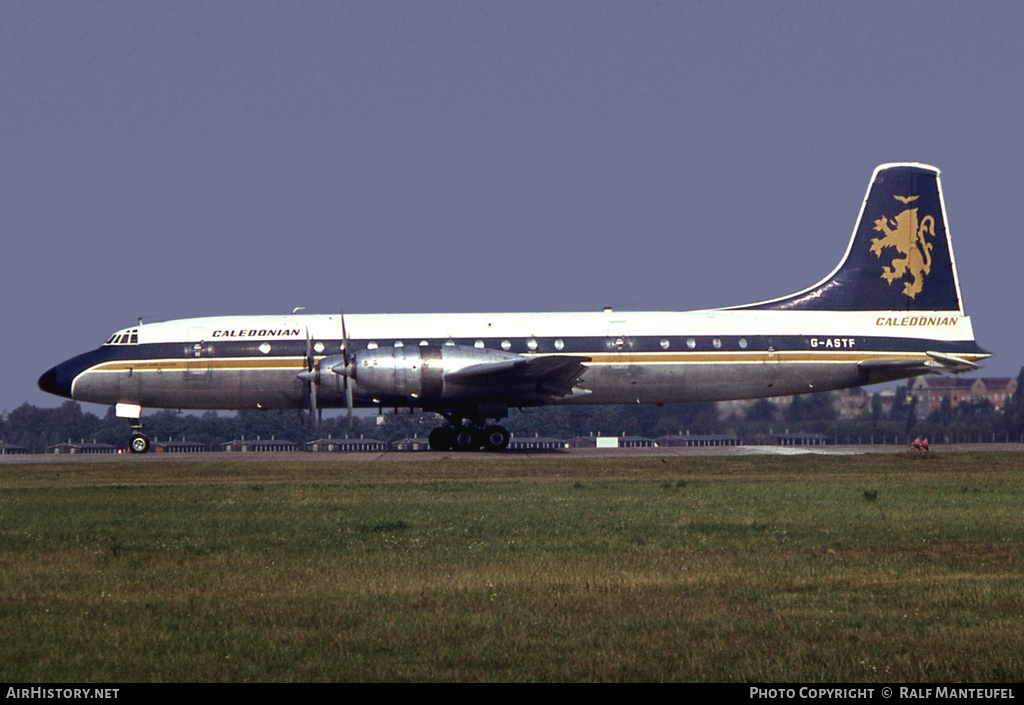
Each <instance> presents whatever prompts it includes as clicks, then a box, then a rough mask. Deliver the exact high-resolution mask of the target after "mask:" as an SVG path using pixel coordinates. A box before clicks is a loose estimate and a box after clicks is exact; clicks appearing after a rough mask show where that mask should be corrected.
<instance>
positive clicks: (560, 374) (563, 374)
mask: <svg viewBox="0 0 1024 705" xmlns="http://www.w3.org/2000/svg"><path fill="white" fill-rule="evenodd" d="M587 362H590V358H589V357H582V356H578V355H535V356H531V357H523V358H519V359H516V360H499V361H498V362H484V363H480V364H478V365H470V366H468V367H463V368H462V369H461V370H454V371H452V372H446V373H445V375H444V379H445V382H452V383H455V384H464V385H470V386H481V387H511V386H519V385H522V384H524V383H528V384H535V385H536V388H537V391H538V392H540V393H542V394H545V395H548V396H552V397H566V396H570V395H573V394H585V393H588V392H586V391H585V390H582V389H580V388H578V387H576V384H577V382H579V380H580V377H581V376H582V375H583V373H584V372H585V371H586V369H587V367H586V365H585V364H584V363H587Z"/></svg>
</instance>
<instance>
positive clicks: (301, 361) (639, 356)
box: [91, 350, 986, 372]
mask: <svg viewBox="0 0 1024 705" xmlns="http://www.w3.org/2000/svg"><path fill="white" fill-rule="evenodd" d="M563 354H564V353H563ZM572 355H573V356H581V357H589V358H590V359H591V361H592V363H594V364H599V365H609V364H611V365H614V364H617V365H630V364H672V363H701V362H703V363H729V362H741V363H763V362H768V361H771V362H866V361H869V360H878V359H883V360H892V359H907V360H927V359H930V358H929V357H928V355H927V353H925V352H923V351H922V352H883V351H863V350H861V351H856V352H854V351H850V352H836V351H831V352H817V351H776V352H773V353H768V352H765V351H757V352H742V353H740V352H694V353H678V352H670V353H635V354H630V353H572ZM960 357H963V358H964V359H965V360H970V361H974V360H980V359H984V357H986V356H984V355H973V354H970V353H967V354H963V355H961V356H960ZM316 359H317V361H319V360H320V359H322V357H319V358H316ZM189 369H192V370H205V369H217V370H233V369H237V370H272V369H284V370H304V369H306V360H305V358H299V357H276V358H273V357H270V358H192V359H174V360H171V359H156V360H152V359H151V360H119V361H117V362H106V363H103V364H100V365H97V366H96V367H94V368H92V370H91V371H93V372H127V371H129V370H138V371H156V370H166V371H174V370H189Z"/></svg>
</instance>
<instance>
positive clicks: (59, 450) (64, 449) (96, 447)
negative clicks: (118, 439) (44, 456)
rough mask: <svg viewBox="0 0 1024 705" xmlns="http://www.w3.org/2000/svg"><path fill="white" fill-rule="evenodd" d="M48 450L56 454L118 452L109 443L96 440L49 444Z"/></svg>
mask: <svg viewBox="0 0 1024 705" xmlns="http://www.w3.org/2000/svg"><path fill="white" fill-rule="evenodd" d="M46 452H47V453H53V454H54V455H95V454H98V453H117V452H118V449H117V447H116V446H112V445H110V444H109V443H97V442H95V441H93V442H92V443H86V442H85V441H81V442H79V443H73V442H71V441H68V442H67V443H58V444H56V445H52V446H48V447H47V448H46Z"/></svg>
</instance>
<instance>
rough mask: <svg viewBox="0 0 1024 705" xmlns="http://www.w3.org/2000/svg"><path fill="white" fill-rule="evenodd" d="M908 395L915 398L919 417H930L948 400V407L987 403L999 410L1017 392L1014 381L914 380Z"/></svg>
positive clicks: (972, 379) (926, 378) (975, 379)
mask: <svg viewBox="0 0 1024 705" xmlns="http://www.w3.org/2000/svg"><path fill="white" fill-rule="evenodd" d="M909 391H910V393H911V394H912V395H914V396H915V397H917V404H918V414H919V415H921V416H924V415H927V414H930V413H931V412H933V411H936V410H938V409H939V408H940V407H941V406H942V400H943V399H946V398H948V399H949V403H950V406H951V407H952V408H954V409H955V408H957V407H958V406H960V405H961V404H965V403H970V404H975V403H978V402H982V401H987V402H988V403H989V404H991V405H992V408H994V409H1002V408H1003V407H1004V406H1006V403H1007V402H1008V401H1010V397H1011V396H1013V393H1014V392H1015V391H1017V379H1016V378H1015V377H976V378H971V377H933V376H927V377H915V378H914V379H913V380H911V382H910V390H909Z"/></svg>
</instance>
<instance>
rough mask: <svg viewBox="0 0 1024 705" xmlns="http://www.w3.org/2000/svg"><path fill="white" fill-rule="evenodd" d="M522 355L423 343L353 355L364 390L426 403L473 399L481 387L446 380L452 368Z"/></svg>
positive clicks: (354, 369) (358, 385)
mask: <svg viewBox="0 0 1024 705" xmlns="http://www.w3.org/2000/svg"><path fill="white" fill-rule="evenodd" d="M518 358H519V356H518V355H516V354H515V353H507V352H502V351H499V350H486V349H480V348H471V347H468V346H465V345H419V346H415V347H414V346H411V345H410V346H405V347H400V348H385V349H376V350H360V351H358V352H356V353H355V354H354V355H353V365H352V371H351V374H352V377H353V378H354V379H355V382H356V389H357V390H358V391H359V392H361V393H363V394H371V395H374V396H379V397H385V398H388V399H395V398H401V399H405V400H416V401H417V405H419V404H423V403H427V404H429V403H432V402H438V401H441V400H442V399H443V400H445V401H458V400H460V399H470V398H473V397H474V396H476V395H477V394H478V393H479V390H477V389H473V388H469V389H467V388H465V387H462V386H459V385H451V384H448V385H446V384H445V381H444V376H445V374H446V373H448V372H453V371H456V370H461V369H464V368H466V367H470V366H472V365H479V364H483V363H489V362H500V361H504V360H515V359H518Z"/></svg>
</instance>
